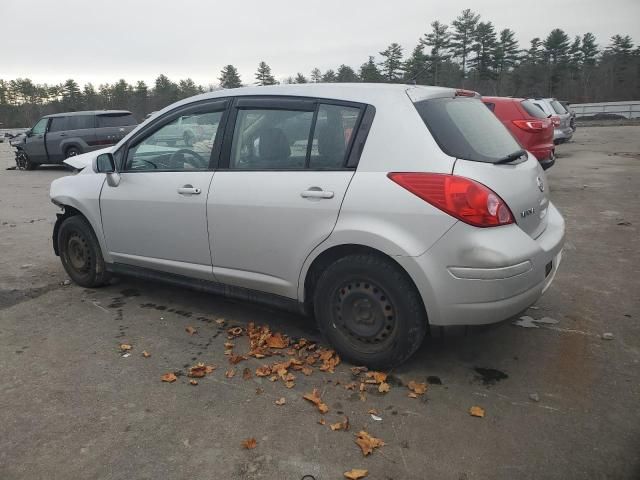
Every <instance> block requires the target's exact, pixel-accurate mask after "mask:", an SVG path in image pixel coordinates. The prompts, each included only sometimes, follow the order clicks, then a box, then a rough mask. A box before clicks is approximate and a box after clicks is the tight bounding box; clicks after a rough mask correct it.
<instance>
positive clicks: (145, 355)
mask: <svg viewBox="0 0 640 480" xmlns="http://www.w3.org/2000/svg"><path fill="white" fill-rule="evenodd" d="M142 356H143V357H144V358H149V357H150V356H151V354H150V353H149V352H147V351H146V350H145V351H144V352H142Z"/></svg>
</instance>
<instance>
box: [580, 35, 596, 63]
mask: <svg viewBox="0 0 640 480" xmlns="http://www.w3.org/2000/svg"><path fill="white" fill-rule="evenodd" d="M580 49H581V51H582V61H583V62H584V64H585V65H591V66H593V65H595V64H596V57H597V56H598V52H599V51H598V45H597V44H596V37H595V35H594V34H593V33H591V32H587V33H585V34H584V35H583V36H582V45H581V46H580Z"/></svg>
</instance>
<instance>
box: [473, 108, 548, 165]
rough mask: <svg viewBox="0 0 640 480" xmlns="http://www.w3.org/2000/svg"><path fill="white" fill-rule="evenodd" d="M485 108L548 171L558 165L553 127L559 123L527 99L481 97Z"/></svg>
mask: <svg viewBox="0 0 640 480" xmlns="http://www.w3.org/2000/svg"><path fill="white" fill-rule="evenodd" d="M482 101H483V102H484V104H485V105H486V106H487V107H488V108H489V110H491V111H492V112H493V113H495V115H496V117H498V119H500V121H501V122H502V123H503V124H504V125H505V126H506V127H507V128H508V129H509V131H510V132H511V134H512V135H513V136H514V137H515V138H516V140H518V142H520V145H522V148H524V149H525V150H528V151H529V152H531V153H533V154H534V155H535V156H536V158H537V159H538V161H539V162H540V165H541V166H542V168H544V169H545V170H546V169H548V168H550V167H551V166H552V165H553V164H554V163H555V161H556V160H555V158H556V157H555V145H554V144H553V128H554V127H553V125H554V121H557V119H556V118H554V117H547V115H546V114H545V113H544V112H543V111H542V110H541V109H540V108H539V107H538V106H537V105H534V104H533V103H531V102H530V101H529V100H526V99H524V98H507V97H482Z"/></svg>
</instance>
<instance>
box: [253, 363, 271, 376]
mask: <svg viewBox="0 0 640 480" xmlns="http://www.w3.org/2000/svg"><path fill="white" fill-rule="evenodd" d="M269 375H271V367H269V365H263V366H261V367H258V368H256V377H268V376H269Z"/></svg>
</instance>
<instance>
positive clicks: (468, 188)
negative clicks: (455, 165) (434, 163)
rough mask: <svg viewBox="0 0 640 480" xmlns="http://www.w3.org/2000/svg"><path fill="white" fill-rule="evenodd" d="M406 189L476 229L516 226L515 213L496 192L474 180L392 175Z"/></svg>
mask: <svg viewBox="0 0 640 480" xmlns="http://www.w3.org/2000/svg"><path fill="white" fill-rule="evenodd" d="M387 176H388V177H389V178H390V179H391V180H393V181H394V182H395V183H397V184H398V185H400V186H401V187H402V188H405V189H407V190H409V191H410V192H411V193H413V194H414V195H416V196H417V197H420V198H421V199H422V200H424V201H426V202H428V203H430V204H431V205H433V206H434V207H436V208H439V209H440V210H442V211H443V212H445V213H448V214H449V215H451V216H453V217H456V218H457V219H458V220H462V221H463V222H465V223H468V224H469V225H473V226H476V227H496V226H499V225H507V224H510V223H513V222H514V219H513V214H512V213H511V210H510V209H509V207H508V206H507V204H506V203H504V200H502V199H501V198H500V197H499V196H498V195H497V194H496V193H495V192H493V191H492V190H491V189H489V188H487V187H486V186H484V185H482V184H481V183H478V182H476V181H474V180H471V179H469V178H465V177H458V176H456V175H448V174H440V173H401V172H397V173H389V174H388V175H387Z"/></svg>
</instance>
